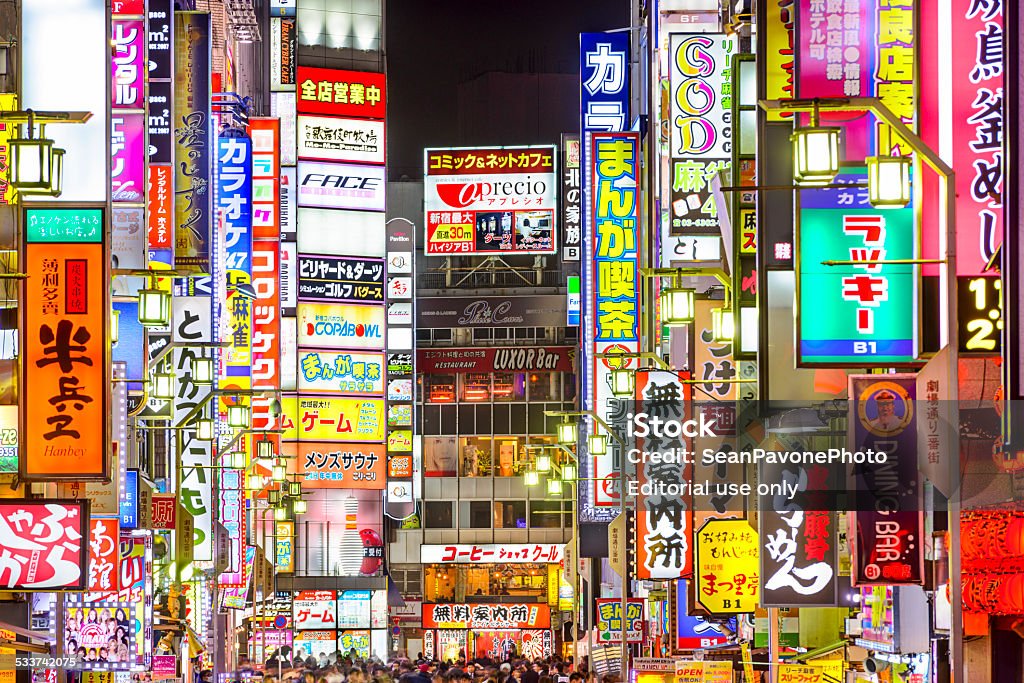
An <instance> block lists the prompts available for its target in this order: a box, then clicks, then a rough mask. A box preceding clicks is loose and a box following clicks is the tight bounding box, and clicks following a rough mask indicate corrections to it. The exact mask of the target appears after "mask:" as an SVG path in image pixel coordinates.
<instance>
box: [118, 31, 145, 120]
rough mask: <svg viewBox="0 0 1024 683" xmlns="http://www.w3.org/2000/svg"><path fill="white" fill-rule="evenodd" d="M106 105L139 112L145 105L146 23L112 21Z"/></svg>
mask: <svg viewBox="0 0 1024 683" xmlns="http://www.w3.org/2000/svg"><path fill="white" fill-rule="evenodd" d="M110 45H111V48H112V50H113V55H112V56H111V58H110V71H111V79H112V80H111V87H110V98H111V99H110V106H111V107H113V108H114V109H143V108H145V106H146V100H145V96H146V85H145V80H144V78H145V71H146V22H144V21H141V20H139V19H115V20H113V21H112V22H111V36H110Z"/></svg>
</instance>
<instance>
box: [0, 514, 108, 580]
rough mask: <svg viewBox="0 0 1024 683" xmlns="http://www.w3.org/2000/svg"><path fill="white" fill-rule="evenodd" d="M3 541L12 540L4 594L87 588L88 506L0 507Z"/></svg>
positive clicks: (7, 551) (3, 576)
mask: <svg viewBox="0 0 1024 683" xmlns="http://www.w3.org/2000/svg"><path fill="white" fill-rule="evenodd" d="M0 537H2V538H5V539H9V541H8V542H7V543H6V544H5V545H6V548H5V550H4V553H5V554H6V556H7V558H8V561H9V562H8V565H7V566H6V567H5V568H4V569H3V571H0V588H3V589H4V590H22V591H23V590H33V591H34V590H39V591H46V590H47V589H49V590H79V591H81V590H84V589H85V588H87V586H88V571H87V569H86V568H87V567H88V561H89V544H88V538H89V503H88V502H87V501H76V502H68V501H54V500H45V499H35V500H21V501H18V500H13V501H10V502H4V503H0Z"/></svg>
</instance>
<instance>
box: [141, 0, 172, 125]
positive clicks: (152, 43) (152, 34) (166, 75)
mask: <svg viewBox="0 0 1024 683" xmlns="http://www.w3.org/2000/svg"><path fill="white" fill-rule="evenodd" d="M147 6H148V11H147V12H146V14H147V16H148V17H149V43H148V44H149V55H148V56H149V83H150V88H152V86H153V81H154V80H166V81H169V80H171V64H172V63H173V61H174V55H173V53H172V52H171V31H172V28H171V27H172V26H173V25H174V15H173V14H172V13H171V9H172V7H173V6H174V3H173V2H172V0H149V2H148V3H147ZM168 102H169V101H168ZM150 134H151V135H152V133H150Z"/></svg>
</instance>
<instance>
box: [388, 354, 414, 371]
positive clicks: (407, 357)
mask: <svg viewBox="0 0 1024 683" xmlns="http://www.w3.org/2000/svg"><path fill="white" fill-rule="evenodd" d="M411 374H412V354H411V353H389V354H388V375H411Z"/></svg>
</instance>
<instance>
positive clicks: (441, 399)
mask: <svg viewBox="0 0 1024 683" xmlns="http://www.w3.org/2000/svg"><path fill="white" fill-rule="evenodd" d="M423 377H424V382H425V384H426V387H427V403H455V375H433V374H427V375H424V376H423Z"/></svg>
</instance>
